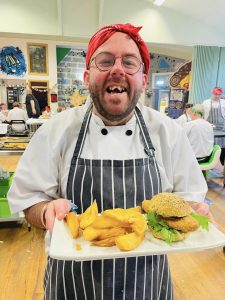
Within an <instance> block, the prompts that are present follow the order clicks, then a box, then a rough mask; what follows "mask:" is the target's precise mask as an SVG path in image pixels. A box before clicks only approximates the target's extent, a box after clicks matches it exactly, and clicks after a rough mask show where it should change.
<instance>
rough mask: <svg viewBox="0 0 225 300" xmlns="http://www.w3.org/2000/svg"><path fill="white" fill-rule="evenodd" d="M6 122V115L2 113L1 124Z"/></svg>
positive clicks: (0, 116)
mask: <svg viewBox="0 0 225 300" xmlns="http://www.w3.org/2000/svg"><path fill="white" fill-rule="evenodd" d="M4 121H7V118H6V116H5V115H4V113H3V112H1V111H0V123H1V122H4Z"/></svg>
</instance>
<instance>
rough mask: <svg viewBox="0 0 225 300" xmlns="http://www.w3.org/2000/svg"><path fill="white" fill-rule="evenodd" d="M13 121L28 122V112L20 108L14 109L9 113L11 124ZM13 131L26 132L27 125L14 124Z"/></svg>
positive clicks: (8, 119) (8, 118)
mask: <svg viewBox="0 0 225 300" xmlns="http://www.w3.org/2000/svg"><path fill="white" fill-rule="evenodd" d="M12 120H17V121H18V120H22V121H26V120H27V114H26V112H25V111H24V110H23V109H21V108H19V107H14V108H13V109H11V110H10V111H9V113H8V117H7V121H8V122H11V121H12ZM12 129H13V130H15V131H24V130H25V124H12Z"/></svg>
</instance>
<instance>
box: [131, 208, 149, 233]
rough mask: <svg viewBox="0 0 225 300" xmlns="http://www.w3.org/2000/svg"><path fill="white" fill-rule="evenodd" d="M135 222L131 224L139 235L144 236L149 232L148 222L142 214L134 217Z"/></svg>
mask: <svg viewBox="0 0 225 300" xmlns="http://www.w3.org/2000/svg"><path fill="white" fill-rule="evenodd" d="M133 220H134V222H133V223H132V224H131V228H132V231H134V232H135V233H137V234H140V235H143V234H144V233H145V231H146V230H147V221H146V219H145V217H144V216H143V215H142V214H140V213H136V214H135V215H134V216H133Z"/></svg>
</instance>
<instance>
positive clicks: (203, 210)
mask: <svg viewBox="0 0 225 300" xmlns="http://www.w3.org/2000/svg"><path fill="white" fill-rule="evenodd" d="M191 207H192V208H193V209H194V210H195V211H196V212H197V213H199V214H201V215H204V216H207V217H209V219H210V220H211V222H212V223H213V224H214V225H215V226H216V227H219V225H218V223H217V222H216V221H215V219H214V217H213V215H212V213H211V212H210V209H209V205H208V204H207V203H205V202H198V203H194V204H192V205H191Z"/></svg>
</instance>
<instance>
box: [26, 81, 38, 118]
mask: <svg viewBox="0 0 225 300" xmlns="http://www.w3.org/2000/svg"><path fill="white" fill-rule="evenodd" d="M26 92H27V95H26V110H27V115H28V117H29V118H35V119H37V118H39V117H40V113H41V110H40V106H39V103H38V100H37V99H36V98H35V97H34V95H33V94H32V90H31V88H30V87H27V89H26Z"/></svg>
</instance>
